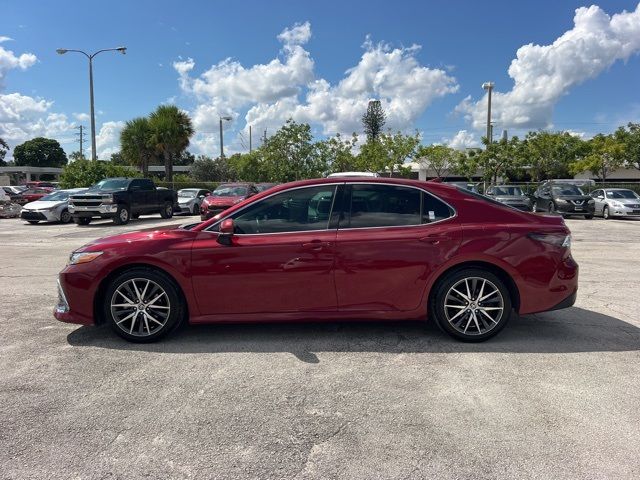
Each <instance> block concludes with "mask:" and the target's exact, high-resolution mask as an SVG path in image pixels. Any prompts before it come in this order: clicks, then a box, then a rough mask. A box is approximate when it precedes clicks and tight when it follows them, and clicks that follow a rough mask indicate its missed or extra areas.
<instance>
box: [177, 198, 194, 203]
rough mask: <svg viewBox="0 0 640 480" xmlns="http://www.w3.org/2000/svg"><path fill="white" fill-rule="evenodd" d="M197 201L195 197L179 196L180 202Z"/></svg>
mask: <svg viewBox="0 0 640 480" xmlns="http://www.w3.org/2000/svg"><path fill="white" fill-rule="evenodd" d="M193 201H195V198H194V197H178V203H191V202H193Z"/></svg>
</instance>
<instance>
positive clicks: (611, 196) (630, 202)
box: [591, 188, 640, 219]
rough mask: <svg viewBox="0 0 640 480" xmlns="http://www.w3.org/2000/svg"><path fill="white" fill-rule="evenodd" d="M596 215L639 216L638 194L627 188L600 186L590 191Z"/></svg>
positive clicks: (639, 199)
mask: <svg viewBox="0 0 640 480" xmlns="http://www.w3.org/2000/svg"><path fill="white" fill-rule="evenodd" d="M591 196H592V197H593V199H594V200H595V201H596V205H595V206H596V211H595V214H596V215H600V216H601V217H602V218H605V219H607V218H611V217H640V196H639V195H638V194H637V193H636V192H634V191H633V190H629V189H627V188H600V189H598V190H594V191H593V192H591Z"/></svg>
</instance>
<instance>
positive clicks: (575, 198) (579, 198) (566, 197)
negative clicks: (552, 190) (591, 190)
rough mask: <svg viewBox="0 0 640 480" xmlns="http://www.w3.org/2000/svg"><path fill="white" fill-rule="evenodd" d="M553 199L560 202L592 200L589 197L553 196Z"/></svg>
mask: <svg viewBox="0 0 640 480" xmlns="http://www.w3.org/2000/svg"><path fill="white" fill-rule="evenodd" d="M553 198H557V199H560V200H593V198H591V197H590V196H589V195H554V197H553Z"/></svg>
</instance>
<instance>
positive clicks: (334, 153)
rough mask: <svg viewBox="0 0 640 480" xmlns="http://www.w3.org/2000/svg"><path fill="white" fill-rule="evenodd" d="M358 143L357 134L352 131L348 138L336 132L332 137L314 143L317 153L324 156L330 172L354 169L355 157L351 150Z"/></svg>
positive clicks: (324, 161)
mask: <svg viewBox="0 0 640 480" xmlns="http://www.w3.org/2000/svg"><path fill="white" fill-rule="evenodd" d="M357 143H358V136H357V135H356V134H355V133H354V134H353V135H352V136H351V138H350V139H345V140H343V139H342V136H341V135H340V134H339V133H338V134H336V135H335V136H334V137H331V138H329V139H327V140H323V141H321V142H317V143H316V149H317V150H318V155H320V156H321V157H323V158H324V160H322V162H323V163H325V164H327V165H328V167H329V171H331V172H349V171H353V170H355V169H356V168H357V167H356V157H355V155H354V154H353V150H354V148H355V146H356V144H357Z"/></svg>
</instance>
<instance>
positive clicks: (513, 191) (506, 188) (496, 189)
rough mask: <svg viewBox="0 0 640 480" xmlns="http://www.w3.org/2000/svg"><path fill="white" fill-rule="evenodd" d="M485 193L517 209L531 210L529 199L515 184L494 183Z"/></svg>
mask: <svg viewBox="0 0 640 480" xmlns="http://www.w3.org/2000/svg"><path fill="white" fill-rule="evenodd" d="M485 195H487V196H489V197H491V198H493V199H494V200H497V201H498V202H500V203H504V204H505V205H509V206H510V207H513V208H517V209H518V210H524V211H525V212H529V211H531V199H530V198H529V197H528V196H527V195H526V194H525V193H524V192H523V191H522V189H521V188H520V187H518V186H517V185H494V186H491V187H489V188H487V191H486V193H485Z"/></svg>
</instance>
